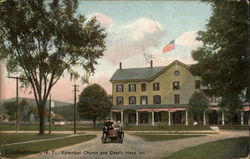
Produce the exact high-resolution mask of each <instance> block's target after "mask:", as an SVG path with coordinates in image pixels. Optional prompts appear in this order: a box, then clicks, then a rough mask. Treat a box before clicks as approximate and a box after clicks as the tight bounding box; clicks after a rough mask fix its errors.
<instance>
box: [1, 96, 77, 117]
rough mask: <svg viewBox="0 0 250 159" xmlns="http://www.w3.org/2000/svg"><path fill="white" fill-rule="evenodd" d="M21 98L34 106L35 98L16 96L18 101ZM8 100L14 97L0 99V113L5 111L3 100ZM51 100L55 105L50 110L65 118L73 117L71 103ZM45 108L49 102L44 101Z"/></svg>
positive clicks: (14, 99)
mask: <svg viewBox="0 0 250 159" xmlns="http://www.w3.org/2000/svg"><path fill="white" fill-rule="evenodd" d="M23 99H25V100H26V101H27V102H28V103H29V104H30V105H31V106H33V107H36V101H35V99H32V98H24V97H20V98H18V100H19V103H20V102H21V101H22V100H23ZM10 101H16V98H9V99H6V100H1V101H0V114H1V113H5V112H6V110H5V109H4V107H3V103H4V102H10ZM52 101H54V105H55V107H54V108H52V110H53V111H54V112H55V113H56V114H60V115H62V116H63V117H64V118H65V119H66V120H71V119H73V117H72V116H73V104H71V103H66V102H61V101H55V100H52ZM46 108H49V102H47V103H46Z"/></svg>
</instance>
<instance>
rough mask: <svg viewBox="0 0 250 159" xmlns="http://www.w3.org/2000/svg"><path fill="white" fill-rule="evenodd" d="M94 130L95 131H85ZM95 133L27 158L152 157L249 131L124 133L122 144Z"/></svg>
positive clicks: (134, 158)
mask: <svg viewBox="0 0 250 159" xmlns="http://www.w3.org/2000/svg"><path fill="white" fill-rule="evenodd" d="M88 133H90V134H96V133H97V132H88ZM97 135H98V137H97V138H95V139H93V140H90V141H87V142H84V143H80V144H77V145H73V146H69V147H64V148H60V149H56V150H55V152H54V153H53V151H49V154H44V153H41V154H36V155H30V156H28V157H26V158H30V159H31V158H32V159H33V158H34V159H48V158H49V159H52V158H53V159H63V158H65V159H68V158H72V159H77V158H78V159H80V158H84V159H99V158H100V159H102V158H104V159H114V158H115V159H125V158H126V159H127V158H129V159H141V158H143V159H152V158H155V159H156V158H161V157H163V156H168V155H170V154H172V153H174V152H177V151H180V150H182V149H184V148H188V147H192V146H196V145H200V144H203V143H207V142H211V141H216V140H221V139H226V138H232V137H240V136H249V132H248V131H220V134H208V135H206V136H203V137H195V138H185V139H177V140H168V141H159V142H146V141H144V140H142V139H141V138H139V137H136V136H132V135H129V134H127V133H126V134H125V139H124V143H123V144H115V143H109V144H102V143H101V140H100V138H101V132H98V133H97Z"/></svg>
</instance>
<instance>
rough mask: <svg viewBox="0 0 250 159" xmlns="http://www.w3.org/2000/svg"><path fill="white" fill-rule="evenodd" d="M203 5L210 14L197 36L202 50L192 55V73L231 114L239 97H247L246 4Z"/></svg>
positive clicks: (213, 0) (222, 1)
mask: <svg viewBox="0 0 250 159" xmlns="http://www.w3.org/2000/svg"><path fill="white" fill-rule="evenodd" d="M203 2H206V3H209V4H211V6H212V11H213V14H212V16H211V17H210V20H209V22H208V24H207V25H206V30H205V31H199V32H198V38H197V39H198V40H200V41H202V42H203V46H202V47H199V48H198V49H197V50H194V51H193V52H192V58H193V59H194V60H195V61H197V62H198V63H197V64H194V65H193V66H192V69H193V72H194V74H196V75H200V76H201V77H202V79H203V82H204V83H205V84H206V85H209V86H210V87H211V89H212V91H213V93H214V94H215V95H217V96H221V97H222V99H223V103H224V104H226V105H225V106H226V107H231V108H230V110H231V111H235V110H236V108H240V106H241V104H240V102H238V101H239V100H240V97H242V95H245V98H247V96H246V95H248V98H249V97H250V96H249V91H250V87H249V84H250V82H249V81H250V70H249V69H250V67H249V66H250V54H249V51H250V44H249V40H248V39H249V34H248V32H249V27H250V26H249V24H250V21H249V14H248V9H249V4H247V1H245V0H240V1H228V0H220V1H217V0H203ZM246 92H247V93H246ZM232 95H233V96H232ZM232 98H234V99H232ZM236 101H237V102H236Z"/></svg>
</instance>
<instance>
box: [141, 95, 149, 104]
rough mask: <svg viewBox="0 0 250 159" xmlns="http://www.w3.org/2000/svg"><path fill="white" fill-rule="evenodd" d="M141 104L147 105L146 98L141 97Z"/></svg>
mask: <svg viewBox="0 0 250 159" xmlns="http://www.w3.org/2000/svg"><path fill="white" fill-rule="evenodd" d="M141 104H142V105H146V104H148V97H147V96H141Z"/></svg>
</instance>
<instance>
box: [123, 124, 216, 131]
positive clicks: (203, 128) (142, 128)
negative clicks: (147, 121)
mask: <svg viewBox="0 0 250 159" xmlns="http://www.w3.org/2000/svg"><path fill="white" fill-rule="evenodd" d="M124 130H125V131H207V130H211V128H210V127H209V126H184V125H182V126H167V127H159V126H127V127H125V128H124Z"/></svg>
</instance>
